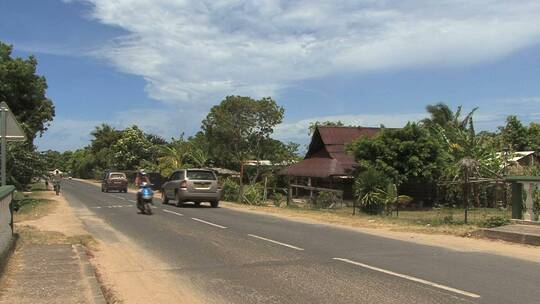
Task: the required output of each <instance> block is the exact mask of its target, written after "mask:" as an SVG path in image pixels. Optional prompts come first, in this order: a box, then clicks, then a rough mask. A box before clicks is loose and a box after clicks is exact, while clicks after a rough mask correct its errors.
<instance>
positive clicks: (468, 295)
mask: <svg viewBox="0 0 540 304" xmlns="http://www.w3.org/2000/svg"><path fill="white" fill-rule="evenodd" d="M333 259H334V260H336V261H341V262H345V263H349V264H353V265H356V266H360V267H364V268H367V269H371V270H374V271H378V272H382V273H385V274H389V275H393V276H396V277H399V278H402V279H406V280H409V281H413V282H417V283H421V284H425V285H428V286H432V287H435V288H439V289H443V290H446V291H450V292H453V293H457V294H461V295H464V296H467V297H471V298H476V299H477V298H480V296H479V295H477V294H474V293H471V292H468V291H463V290H460V289H456V288H452V287H448V286H445V285H441V284H438V283H434V282H430V281H426V280H423V279H419V278H416V277H413V276H409V275H406V274H400V273H397V272H393V271H390V270H385V269H382V268H377V267H373V266H369V265H366V264H362V263H359V262H355V261H351V260H348V259H342V258H333Z"/></svg>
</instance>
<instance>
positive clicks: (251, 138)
mask: <svg viewBox="0 0 540 304" xmlns="http://www.w3.org/2000/svg"><path fill="white" fill-rule="evenodd" d="M283 114H284V109H283V108H282V107H280V106H278V105H277V104H276V102H275V101H274V100H273V99H272V98H270V97H265V98H262V99H259V100H255V99H252V98H250V97H242V96H227V97H226V98H225V99H224V100H223V101H222V102H221V103H220V104H219V105H216V106H214V107H212V109H211V110H210V113H208V115H207V116H206V118H205V119H204V120H203V122H202V131H203V132H204V135H205V137H206V138H207V140H208V143H209V148H210V154H211V156H212V158H213V159H214V160H215V161H216V162H217V165H222V166H229V167H231V166H234V165H238V164H240V163H242V162H243V161H245V160H248V159H250V158H253V159H261V156H262V154H263V151H264V149H265V145H264V144H265V141H267V140H268V139H269V138H270V135H271V134H272V133H273V131H274V127H275V126H276V125H277V124H279V123H281V122H282V120H283Z"/></svg>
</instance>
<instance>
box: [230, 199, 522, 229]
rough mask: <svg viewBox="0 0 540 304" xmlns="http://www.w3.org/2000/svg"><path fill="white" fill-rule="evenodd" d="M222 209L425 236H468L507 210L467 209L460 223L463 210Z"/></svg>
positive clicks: (287, 207) (293, 206) (254, 207)
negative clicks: (383, 213) (384, 213)
mask: <svg viewBox="0 0 540 304" xmlns="http://www.w3.org/2000/svg"><path fill="white" fill-rule="evenodd" d="M224 205H225V206H228V207H232V208H238V209H248V210H254V211H262V212H266V213H271V214H277V215H283V216H289V217H295V218H298V219H311V220H316V221H319V222H324V223H329V224H337V225H344V226H349V227H357V228H378V229H387V230H390V231H401V232H417V233H426V234H449V235H457V236H468V235H469V234H470V233H471V232H473V231H475V230H478V229H479V228H480V226H481V225H482V223H483V222H485V221H486V220H488V219H489V218H490V217H508V218H509V214H510V213H511V211H502V210H498V209H489V208H485V209H484V208H481V209H472V210H469V215H468V223H467V224H465V221H464V214H465V212H464V210H463V209H446V208H445V209H442V208H441V209H431V210H425V211H399V216H396V214H395V213H394V214H393V215H392V216H379V215H368V214H366V213H363V212H356V215H352V208H351V207H344V208H340V209H309V208H303V207H299V206H296V205H290V206H285V207H274V206H272V205H268V206H253V205H244V204H238V203H230V202H226V203H225V204H224Z"/></svg>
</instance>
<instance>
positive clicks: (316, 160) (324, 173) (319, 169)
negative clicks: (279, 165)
mask: <svg viewBox="0 0 540 304" xmlns="http://www.w3.org/2000/svg"><path fill="white" fill-rule="evenodd" d="M279 174H280V175H289V176H307V177H329V176H341V175H346V173H345V170H344V169H343V167H341V165H340V164H339V162H338V161H337V160H336V159H333V158H328V157H313V158H308V159H304V160H303V161H301V162H298V163H296V164H294V165H292V166H290V167H287V168H285V169H283V170H281V171H280V172H279Z"/></svg>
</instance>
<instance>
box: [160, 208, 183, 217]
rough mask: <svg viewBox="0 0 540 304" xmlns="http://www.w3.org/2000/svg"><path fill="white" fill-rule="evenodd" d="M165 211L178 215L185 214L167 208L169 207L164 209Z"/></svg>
mask: <svg viewBox="0 0 540 304" xmlns="http://www.w3.org/2000/svg"><path fill="white" fill-rule="evenodd" d="M163 212H167V213H171V214H176V215H179V216H184V215H183V214H182V213H178V212H174V211H170V210H167V209H163Z"/></svg>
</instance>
